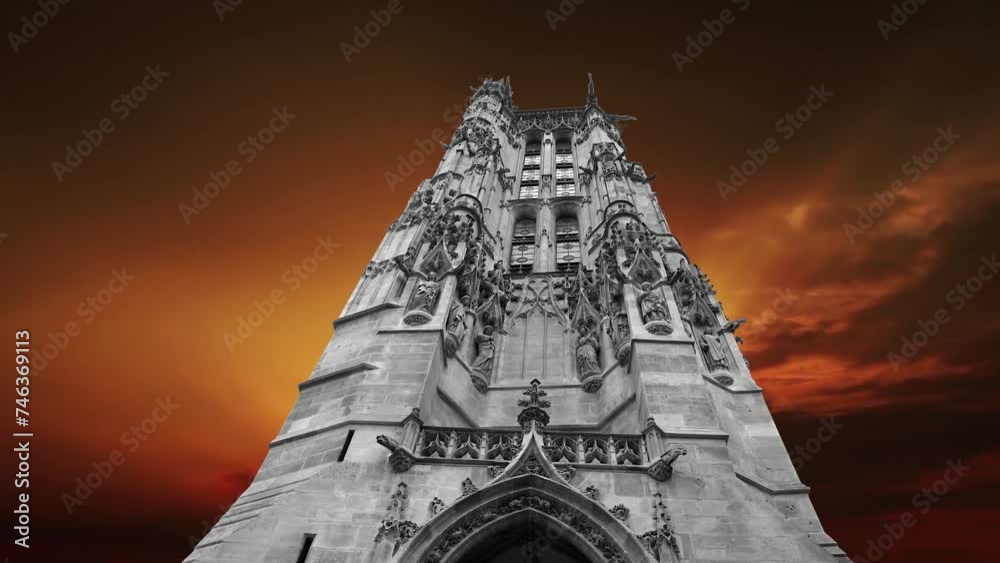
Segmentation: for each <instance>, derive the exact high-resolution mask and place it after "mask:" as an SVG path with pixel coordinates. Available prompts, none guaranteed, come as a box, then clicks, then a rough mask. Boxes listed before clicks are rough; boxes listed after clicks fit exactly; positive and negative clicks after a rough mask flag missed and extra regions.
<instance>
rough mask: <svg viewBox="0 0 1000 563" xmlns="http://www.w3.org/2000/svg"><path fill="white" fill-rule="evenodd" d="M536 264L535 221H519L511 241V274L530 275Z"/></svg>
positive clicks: (526, 219) (515, 225) (525, 219)
mask: <svg viewBox="0 0 1000 563" xmlns="http://www.w3.org/2000/svg"><path fill="white" fill-rule="evenodd" d="M534 264H535V220H534V219H530V218H523V219H518V220H517V223H514V236H512V237H511V240H510V273H511V274H530V273H531V270H532V268H533V266H534Z"/></svg>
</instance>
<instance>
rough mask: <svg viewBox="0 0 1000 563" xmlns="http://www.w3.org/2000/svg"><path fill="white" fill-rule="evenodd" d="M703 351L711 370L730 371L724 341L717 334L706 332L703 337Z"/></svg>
mask: <svg viewBox="0 0 1000 563" xmlns="http://www.w3.org/2000/svg"><path fill="white" fill-rule="evenodd" d="M701 349H702V350H703V351H704V352H705V361H706V362H707V363H708V369H709V370H716V369H728V368H729V361H728V360H727V359H726V351H725V348H724V345H723V344H722V339H721V338H720V337H719V336H718V335H715V334H711V333H708V332H706V333H705V334H702V335H701Z"/></svg>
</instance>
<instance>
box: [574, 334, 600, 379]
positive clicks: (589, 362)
mask: <svg viewBox="0 0 1000 563" xmlns="http://www.w3.org/2000/svg"><path fill="white" fill-rule="evenodd" d="M579 331H580V336H579V338H578V339H577V344H576V366H577V373H579V375H580V380H581V381H582V380H584V379H587V378H588V377H591V376H593V375H597V374H600V373H601V365H600V362H599V361H598V359H597V358H598V356H597V351H598V349H599V346H600V345H599V344H598V342H597V338H596V337H595V336H594V333H593V331H591V330H590V327H588V326H587V325H586V324H581V325H580V328H579Z"/></svg>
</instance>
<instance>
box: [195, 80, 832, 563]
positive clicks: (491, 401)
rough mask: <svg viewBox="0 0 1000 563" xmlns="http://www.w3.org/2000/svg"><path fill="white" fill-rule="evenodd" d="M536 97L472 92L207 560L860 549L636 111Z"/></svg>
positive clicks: (622, 562)
mask: <svg viewBox="0 0 1000 563" xmlns="http://www.w3.org/2000/svg"><path fill="white" fill-rule="evenodd" d="M511 95H512V92H511V87H510V82H509V80H507V79H504V80H486V81H485V82H484V83H483V84H482V86H480V87H479V88H478V89H476V90H475V91H474V92H473V93H472V95H471V98H470V100H469V105H468V110H467V111H466V113H465V115H464V120H463V122H462V123H461V124H460V125H459V126H458V128H457V130H456V132H455V135H454V138H453V139H452V141H451V144H449V145H446V146H445V153H444V157H443V158H442V159H441V162H440V165H439V166H438V169H437V173H436V175H435V176H434V177H433V178H431V179H429V180H425V181H423V182H421V184H420V185H419V187H418V188H417V189H416V193H414V195H413V197H412V198H411V199H410V202H409V204H408V205H407V207H406V209H405V210H404V211H403V213H402V215H401V216H400V217H399V219H398V220H397V221H396V222H395V223H393V224H392V225H391V226H390V227H389V230H388V232H387V233H386V235H385V238H384V239H383V240H382V244H381V246H379V248H378V251H377V252H376V253H375V256H374V258H373V260H372V262H371V264H370V265H369V266H368V268H367V269H366V270H365V272H364V274H363V276H362V277H361V281H360V282H358V285H357V288H356V289H355V290H354V293H353V294H352V295H351V297H350V300H349V301H348V302H347V305H346V307H345V308H344V311H343V313H342V314H341V316H340V318H338V319H337V320H336V321H334V327H335V335H334V337H333V338H332V339H331V340H330V343H329V345H328V346H327V347H326V350H325V351H324V352H323V355H322V357H321V358H320V360H319V363H318V364H317V366H316V368H315V370H314V371H313V373H312V374H311V375H310V376H309V378H308V379H306V380H305V381H303V382H302V383H301V384H300V385H299V389H300V395H299V399H298V401H297V402H296V404H295V407H294V408H293V409H292V411H291V413H290V414H289V415H288V420H287V421H286V422H285V424H284V426H283V427H282V428H281V431H280V433H279V434H278V436H277V438H276V439H275V440H274V441H273V442H272V443H271V444H270V451H269V453H268V455H267V458H266V459H265V460H264V462H263V465H262V467H261V468H260V471H259V473H257V476H256V478H255V479H254V481H253V484H252V485H251V486H250V487H249V489H247V491H246V492H245V493H244V494H243V495H242V496H241V497H240V498H239V499H238V500H237V502H236V503H235V504H234V505H233V506H232V508H230V510H229V511H228V513H227V514H226V515H225V516H224V517H223V518H222V519H221V520H220V521H219V522H218V524H217V525H216V526H215V527H214V528H213V529H212V531H211V532H210V533H209V534H208V535H207V536H206V537H205V538H204V539H203V540H202V541H201V543H200V544H199V545H198V546H197V548H196V549H195V550H194V552H193V553H192V554H191V555H190V557H189V558H188V559H187V561H190V562H209V561H240V562H268V563H277V562H288V563H293V562H299V563H320V562H330V563H332V562H338V563H389V562H393V563H426V562H435V563H436V562H441V563H465V562H469V563H472V562H475V563H480V562H482V563H491V562H495V563H508V562H521V561H525V562H527V561H532V562H573V561H581V562H591V563H605V562H607V563H651V562H655V561H658V562H667V561H691V562H694V561H705V562H708V561H712V562H717V561H734V562H737V561H738V562H749V561H768V562H775V561H796V562H806V561H808V562H818V561H845V560H846V557H845V555H844V553H843V552H842V551H841V550H840V549H839V548H838V547H837V545H836V543H835V542H834V541H833V540H832V539H831V538H830V537H829V536H828V535H827V534H826V533H825V532H824V531H823V528H822V526H821V525H820V523H819V520H818V518H817V516H816V512H815V510H814V509H813V506H812V504H811V503H810V501H809V497H808V492H809V489H808V488H807V487H805V486H804V485H803V484H802V483H801V482H800V481H799V479H798V476H797V475H796V472H795V470H794V469H793V467H792V463H791V461H790V459H789V457H788V454H787V453H786V451H785V449H784V447H783V445H782V442H781V440H780V438H779V436H778V432H777V430H776V429H775V426H774V423H773V421H772V419H771V415H770V413H769V412H768V408H767V405H766V404H765V403H764V399H763V397H762V395H761V389H760V387H758V386H757V385H756V384H755V383H754V380H753V378H752V377H751V375H750V371H749V369H748V368H747V363H746V361H745V359H744V358H743V355H742V353H741V352H740V349H739V347H738V345H737V342H738V340H737V338H736V337H735V334H734V332H735V330H736V328H737V327H738V325H739V321H729V320H728V319H727V318H726V316H725V315H724V314H723V312H722V307H721V305H720V304H719V301H718V300H717V299H716V297H715V293H714V290H713V289H712V286H711V284H710V283H709V282H708V279H707V278H706V276H705V275H704V274H703V273H702V272H701V271H700V270H699V269H698V268H697V267H696V266H695V265H694V264H693V263H692V262H691V261H690V258H689V257H688V256H687V254H686V253H685V252H684V250H683V249H682V247H681V245H680V242H679V241H678V239H677V237H675V236H674V235H673V234H672V233H671V231H670V227H669V226H668V224H667V221H666V218H665V217H664V215H663V211H662V210H661V208H660V206H659V203H658V202H657V198H656V194H655V193H654V192H653V191H652V189H651V188H650V182H651V181H652V180H653V176H651V175H647V173H646V171H645V170H643V168H642V166H641V165H640V164H639V163H637V162H634V161H632V160H629V159H628V158H627V156H626V153H625V145H624V144H623V142H622V139H621V131H620V128H619V126H618V124H619V123H621V122H623V121H625V120H629V119H632V118H630V117H627V116H622V115H613V114H609V113H607V112H605V111H604V110H603V109H602V108H601V106H600V105H599V104H598V100H597V95H596V93H595V90H594V85H593V82H591V83H590V85H589V89H588V95H587V98H586V104H585V105H584V106H581V107H566V108H558V109H545V110H523V109H518V108H517V107H515V106H514V105H513V102H512V99H511Z"/></svg>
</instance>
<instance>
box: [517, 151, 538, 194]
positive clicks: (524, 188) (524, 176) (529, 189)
mask: <svg viewBox="0 0 1000 563" xmlns="http://www.w3.org/2000/svg"><path fill="white" fill-rule="evenodd" d="M541 180H542V144H541V143H540V142H538V141H537V140H535V141H528V144H527V146H526V147H525V149H524V166H523V167H522V168H521V191H520V192H519V195H518V198H519V199H537V198H538V192H539V185H540V183H541Z"/></svg>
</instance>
